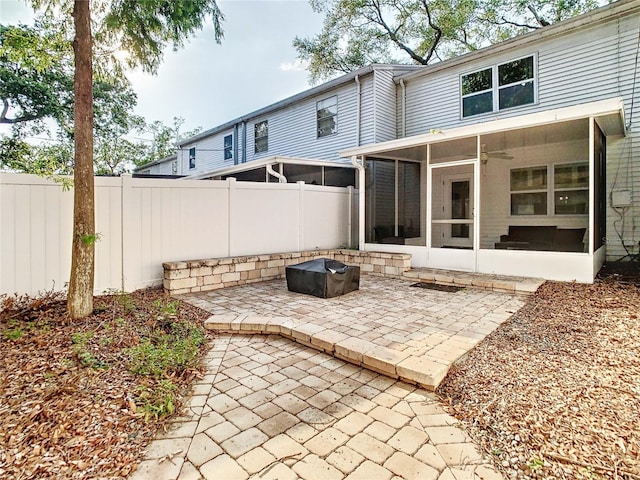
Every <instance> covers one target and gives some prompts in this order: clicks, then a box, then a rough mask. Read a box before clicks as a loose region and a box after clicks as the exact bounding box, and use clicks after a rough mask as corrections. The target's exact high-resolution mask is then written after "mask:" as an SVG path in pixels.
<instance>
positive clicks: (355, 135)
mask: <svg viewBox="0 0 640 480" xmlns="http://www.w3.org/2000/svg"><path fill="white" fill-rule="evenodd" d="M418 68H419V67H416V66H410V65H371V66H368V67H364V68H361V69H359V70H357V71H355V72H353V73H350V74H348V75H344V76H342V77H340V78H337V79H335V80H332V81H330V82H327V83H324V84H322V85H319V86H317V87H315V88H311V89H309V90H306V91H304V92H302V93H299V94H297V95H294V96H292V97H289V98H286V99H284V100H282V101H280V102H277V103H275V104H273V105H269V106H267V107H265V108H262V109H260V110H257V111H255V112H252V113H249V114H247V115H245V116H243V117H240V118H236V119H234V120H231V121H230V122H227V123H225V124H223V125H219V126H217V127H215V128H212V129H210V130H207V131H205V132H202V133H200V134H198V135H196V136H194V137H191V138H189V139H186V140H184V141H183V142H181V143H180V144H179V145H178V153H177V158H178V171H177V174H178V175H187V176H189V177H198V178H209V177H208V176H209V174H212V175H211V176H217V174H218V172H219V171H220V170H226V169H228V168H229V167H233V166H235V165H239V164H244V163H250V162H252V161H255V160H264V159H269V158H272V157H276V156H278V157H289V158H291V159H296V158H298V159H301V162H299V163H300V164H303V163H304V162H305V160H304V159H314V160H325V161H335V162H340V161H342V162H344V160H341V159H340V157H339V155H338V152H339V151H340V150H342V149H344V148H348V147H353V146H357V145H364V144H369V143H375V142H382V141H385V140H391V139H394V138H396V132H397V126H396V120H397V119H396V113H395V112H396V86H395V83H394V81H393V79H394V77H395V76H396V75H398V74H401V73H406V72H410V71H413V70H416V69H418ZM171 161H172V160H170V159H165V160H160V161H158V162H154V164H150V165H151V169H150V171H149V173H152V174H155V173H159V172H160V171H161V170H163V171H164V170H166V169H167V165H166V164H167V163H170V162H171ZM148 167H149V165H145V166H144V167H140V168H138V169H136V172H137V173H141V172H142V170H147V168H148ZM248 168H250V167H248Z"/></svg>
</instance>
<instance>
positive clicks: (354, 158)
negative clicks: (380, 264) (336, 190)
mask: <svg viewBox="0 0 640 480" xmlns="http://www.w3.org/2000/svg"><path fill="white" fill-rule="evenodd" d="M358 158H360V161H358ZM351 163H352V164H353V166H354V167H356V168H357V169H358V250H360V251H364V211H365V210H364V184H365V176H364V158H363V157H357V156H355V155H354V156H352V157H351Z"/></svg>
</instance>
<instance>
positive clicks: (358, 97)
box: [355, 75, 362, 147]
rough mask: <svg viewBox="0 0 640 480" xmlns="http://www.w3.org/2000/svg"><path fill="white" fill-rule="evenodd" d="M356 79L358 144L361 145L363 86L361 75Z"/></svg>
mask: <svg viewBox="0 0 640 480" xmlns="http://www.w3.org/2000/svg"><path fill="white" fill-rule="evenodd" d="M355 81H356V85H357V88H356V146H357V147H359V146H360V130H361V128H360V107H361V102H362V100H361V98H360V97H361V92H362V86H361V85H360V75H356V76H355Z"/></svg>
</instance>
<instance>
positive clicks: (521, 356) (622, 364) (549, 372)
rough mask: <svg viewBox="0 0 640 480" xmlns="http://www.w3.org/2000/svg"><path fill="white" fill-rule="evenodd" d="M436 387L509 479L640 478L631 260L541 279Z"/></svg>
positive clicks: (638, 289) (638, 320) (639, 358)
mask: <svg viewBox="0 0 640 480" xmlns="http://www.w3.org/2000/svg"><path fill="white" fill-rule="evenodd" d="M439 393H440V394H441V395H442V396H443V397H444V398H445V400H446V401H447V402H448V404H449V407H448V408H449V410H450V412H451V413H452V414H453V415H454V416H455V417H457V418H458V419H459V420H460V421H461V422H462V423H463V424H464V426H465V427H466V429H467V431H468V432H469V433H470V435H471V436H472V437H473V439H474V440H475V441H476V442H477V443H478V444H479V445H480V446H481V448H482V449H483V450H484V452H485V453H486V454H487V455H488V456H490V457H491V458H493V459H494V460H495V463H496V466H497V467H498V468H499V469H500V470H501V471H502V472H503V473H504V474H505V477H506V478H508V479H509V478H518V479H527V478H545V479H598V478H610V479H630V480H631V479H634V480H636V479H640V270H639V268H638V264H637V263H627V264H625V265H622V266H618V265H609V266H607V268H605V269H603V271H602V272H601V275H600V276H599V278H598V279H597V280H596V282H595V283H594V284H593V285H584V284H575V283H556V282H547V283H545V284H544V285H543V286H542V287H541V288H540V289H539V291H538V292H537V293H536V294H535V295H533V296H532V297H531V298H530V299H529V300H528V301H527V303H526V305H525V306H524V307H523V308H522V309H521V310H520V311H518V312H517V313H516V314H515V315H514V316H513V317H512V318H511V319H510V320H509V321H507V322H505V323H504V324H503V325H501V326H500V327H499V328H498V329H497V330H496V331H495V332H494V333H493V334H491V335H490V336H488V337H487V338H486V339H485V340H484V341H483V342H481V343H480V344H479V345H478V346H477V347H476V348H475V349H474V350H472V351H471V352H470V353H469V355H468V356H467V357H466V358H465V359H464V360H462V361H461V362H459V363H458V364H457V365H456V366H454V367H453V369H452V370H451V371H450V373H449V375H448V376H447V378H446V379H445V381H444V382H443V383H442V385H441V386H440V388H439Z"/></svg>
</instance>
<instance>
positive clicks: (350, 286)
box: [286, 258, 360, 298]
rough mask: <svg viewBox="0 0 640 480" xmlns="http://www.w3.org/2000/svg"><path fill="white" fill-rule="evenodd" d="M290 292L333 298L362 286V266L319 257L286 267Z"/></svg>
mask: <svg viewBox="0 0 640 480" xmlns="http://www.w3.org/2000/svg"><path fill="white" fill-rule="evenodd" d="M286 274H287V288H288V289H289V291H290V292H297V293H306V294H308V295H315V296H316V297H320V298H331V297H337V296H340V295H344V294H345V293H349V292H353V291H354V290H358V289H359V288H360V267H354V266H350V265H345V264H344V263H341V262H338V261H336V260H331V259H330V258H318V259H316V260H309V261H308V262H303V263H299V264H297V265H291V266H289V267H287V268H286Z"/></svg>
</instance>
